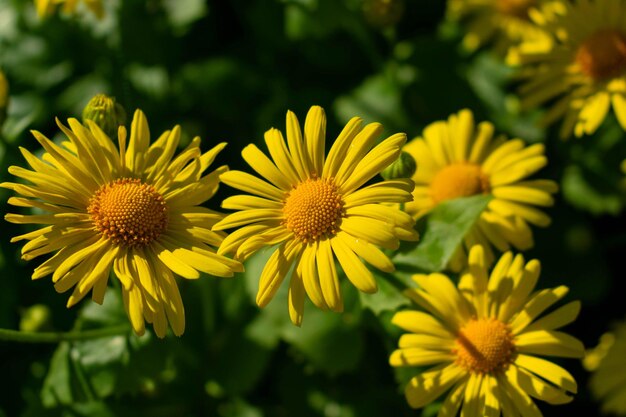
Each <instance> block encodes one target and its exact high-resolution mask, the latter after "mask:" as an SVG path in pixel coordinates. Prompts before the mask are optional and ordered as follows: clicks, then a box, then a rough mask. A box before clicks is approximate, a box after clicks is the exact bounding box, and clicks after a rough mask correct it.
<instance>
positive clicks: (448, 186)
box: [430, 162, 489, 204]
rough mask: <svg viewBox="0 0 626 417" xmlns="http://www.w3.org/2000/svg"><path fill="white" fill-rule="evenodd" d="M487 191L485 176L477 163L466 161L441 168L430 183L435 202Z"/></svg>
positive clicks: (487, 185)
mask: <svg viewBox="0 0 626 417" xmlns="http://www.w3.org/2000/svg"><path fill="white" fill-rule="evenodd" d="M488 192H489V179H488V178H487V176H486V175H485V174H483V172H482V170H481V169H480V167H479V166H478V165H475V164H470V163H466V162H461V163H457V164H453V165H448V166H447V167H445V168H443V169H442V170H441V171H439V172H438V173H437V175H435V178H434V179H433V181H432V182H431V184H430V193H431V196H432V198H433V200H434V201H435V203H436V204H438V203H440V202H442V201H445V200H452V199H454V198H459V197H469V196H472V195H476V194H486V193H488Z"/></svg>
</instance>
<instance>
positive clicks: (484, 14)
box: [447, 0, 562, 55]
mask: <svg viewBox="0 0 626 417" xmlns="http://www.w3.org/2000/svg"><path fill="white" fill-rule="evenodd" d="M539 5H545V6H546V7H550V8H551V9H559V8H562V6H560V2H559V1H554V0H448V7H447V16H448V18H449V19H451V20H461V21H465V22H466V30H465V32H466V34H465V36H464V38H463V46H465V48H467V49H469V50H470V51H473V50H476V49H478V48H479V47H481V46H484V45H485V44H488V43H493V45H494V49H495V51H496V52H497V53H498V54H499V55H504V54H505V53H506V51H507V48H508V47H509V46H511V45H515V44H517V43H519V42H520V41H522V40H524V39H532V38H535V37H538V36H545V35H544V34H543V32H542V31H541V30H540V29H538V28H537V26H536V25H535V24H534V23H533V22H532V21H531V20H530V15H532V14H533V13H536V12H535V10H534V9H535V8H536V7H538V6H539Z"/></svg>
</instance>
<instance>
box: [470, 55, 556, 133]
mask: <svg viewBox="0 0 626 417" xmlns="http://www.w3.org/2000/svg"><path fill="white" fill-rule="evenodd" d="M513 73H514V70H512V69H511V67H509V66H507V65H506V64H505V63H504V62H503V61H502V60H501V59H499V58H498V57H497V56H496V55H495V54H493V53H492V52H491V51H486V52H483V53H481V54H479V55H478V56H477V57H476V59H474V60H473V61H472V63H471V64H470V66H469V68H468V69H467V81H468V82H469V84H470V85H471V86H472V88H473V89H474V91H475V92H476V95H478V96H479V97H480V98H481V99H482V101H483V103H485V104H486V105H487V106H488V107H489V110H490V117H489V119H490V120H492V121H493V122H495V123H496V124H497V125H498V126H499V127H500V128H501V129H503V130H505V131H508V132H511V134H512V135H513V136H517V137H520V138H522V139H524V140H526V141H531V142H536V141H539V140H541V139H543V138H544V136H545V132H544V130H543V129H542V128H541V127H539V123H538V122H539V119H540V117H541V115H540V112H538V111H535V112H528V113H521V112H520V111H519V109H518V107H519V105H518V103H517V102H518V99H516V98H515V97H513V96H511V93H510V90H511V88H510V83H511V76H512V75H513Z"/></svg>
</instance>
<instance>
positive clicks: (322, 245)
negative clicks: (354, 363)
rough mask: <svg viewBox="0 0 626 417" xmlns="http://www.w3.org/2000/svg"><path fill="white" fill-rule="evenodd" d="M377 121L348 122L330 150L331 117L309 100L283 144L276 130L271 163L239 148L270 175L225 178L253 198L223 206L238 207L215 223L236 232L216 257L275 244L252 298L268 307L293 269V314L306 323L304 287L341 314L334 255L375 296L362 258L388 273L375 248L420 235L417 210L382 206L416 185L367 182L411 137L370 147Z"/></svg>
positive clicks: (270, 138) (291, 119)
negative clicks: (302, 118)
mask: <svg viewBox="0 0 626 417" xmlns="http://www.w3.org/2000/svg"><path fill="white" fill-rule="evenodd" d="M381 132H382V126H381V125H380V124H379V123H370V124H368V125H366V126H365V127H362V120H361V119H359V118H358V117H355V118H353V119H351V120H350V121H349V122H348V124H347V125H346V126H345V128H344V129H343V131H342V132H341V133H340V135H339V137H338V138H337V140H336V141H335V142H334V143H333V145H332V147H331V149H330V151H329V153H328V156H325V151H324V150H325V141H326V139H325V136H326V116H325V114H324V110H323V109H322V108H321V107H318V106H313V107H311V109H310V110H309V113H308V114H307V117H306V121H305V123H304V132H303V131H302V130H301V129H300V125H299V122H298V119H297V118H296V116H295V114H294V113H292V112H287V144H286V143H285V140H284V138H283V135H282V133H281V132H280V131H279V130H277V129H270V130H268V131H267V132H266V133H265V143H266V144H267V148H268V150H269V152H270V156H271V159H270V158H268V157H267V156H266V155H265V154H264V153H263V152H261V151H260V150H259V149H258V148H257V147H256V146H255V145H252V144H251V145H248V146H247V147H246V148H244V150H243V151H242V156H243V158H244V159H245V161H246V162H247V163H248V164H249V165H250V166H251V167H252V168H253V169H254V170H255V171H256V172H257V173H258V174H259V175H261V176H262V177H264V178H265V179H267V181H264V180H262V179H259V178H257V177H255V176H253V175H250V174H248V173H245V172H241V171H229V172H225V173H224V174H222V175H221V176H220V179H221V181H222V182H224V183H225V184H228V185H230V186H231V187H234V188H237V189H239V190H242V191H244V192H246V193H251V194H253V195H236V196H233V197H229V198H227V199H226V200H224V202H223V203H222V207H224V208H227V209H232V210H239V211H237V212H235V213H233V214H230V215H229V216H227V217H226V218H225V219H223V220H222V221H220V222H219V223H217V224H216V225H215V226H214V228H213V229H214V230H224V229H230V228H238V229H237V230H236V231H234V232H233V233H232V234H230V235H229V236H228V237H227V238H226V239H224V242H223V243H222V245H221V246H220V248H219V250H218V253H220V254H224V253H235V257H236V259H241V260H244V259H246V258H247V257H248V256H249V255H251V254H252V253H254V252H256V251H257V250H258V249H260V248H262V247H264V246H268V245H278V247H277V248H276V249H275V250H274V252H273V253H272V255H271V257H270V258H269V260H268V261H267V264H266V265H265V267H264V269H263V272H262V274H261V277H260V280H259V290H258V294H257V298H256V302H257V304H258V305H259V306H260V307H264V306H265V305H267V304H268V303H269V302H270V301H271V300H272V298H273V297H274V295H275V294H276V291H277V290H278V288H279V287H280V285H281V283H282V282H283V280H284V279H285V277H286V275H287V274H288V272H289V271H290V270H291V268H292V266H294V267H293V272H292V274H291V278H290V283H289V316H290V318H291V321H292V322H293V323H294V324H296V325H300V324H301V322H302V315H303V310H304V298H305V293H306V294H307V295H308V296H309V298H310V299H311V301H313V303H314V304H315V305H316V306H317V307H319V308H321V309H330V310H333V311H342V310H343V299H342V296H341V292H340V286H339V285H340V284H339V280H338V275H337V270H336V268H335V258H337V259H338V260H339V263H340V264H341V266H342V268H343V270H344V272H345V273H346V276H347V277H348V279H349V280H350V281H351V282H352V283H353V284H354V286H355V287H357V288H358V289H359V290H361V291H363V292H366V293H372V292H375V291H377V284H376V281H375V280H374V277H373V275H372V273H371V272H370V271H369V270H368V269H367V267H366V266H365V265H364V263H363V260H365V261H366V262H367V263H369V264H371V265H373V266H374V267H376V268H378V269H380V270H383V271H393V269H394V267H393V264H392V263H391V261H390V260H389V259H388V258H387V256H386V255H385V254H383V252H381V250H380V249H378V246H382V247H384V248H388V249H396V248H397V247H398V245H399V241H398V239H404V240H417V233H416V232H415V230H414V229H413V224H414V221H413V219H412V218H411V216H409V215H407V214H406V213H403V212H402V211H400V210H398V209H397V208H394V207H390V206H388V205H384V204H381V203H401V202H405V201H410V200H411V191H412V190H413V182H412V181H411V180H410V179H408V178H407V179H396V180H389V181H381V182H375V183H373V184H370V185H367V186H365V187H364V185H365V183H367V182H368V181H370V180H371V179H372V178H374V176H376V175H377V174H378V173H380V171H382V170H383V169H384V168H385V167H387V166H388V165H389V164H391V163H392V162H393V161H395V160H396V159H397V158H398V156H399V155H400V150H401V147H402V145H403V144H404V143H405V141H406V136H405V135H404V134H401V133H399V134H395V135H393V136H391V137H389V138H387V139H385V140H384V141H382V142H381V143H380V144H378V145H376V146H374V147H373V148H372V146H373V145H374V143H375V141H376V138H377V137H378V136H379V135H380V133H381Z"/></svg>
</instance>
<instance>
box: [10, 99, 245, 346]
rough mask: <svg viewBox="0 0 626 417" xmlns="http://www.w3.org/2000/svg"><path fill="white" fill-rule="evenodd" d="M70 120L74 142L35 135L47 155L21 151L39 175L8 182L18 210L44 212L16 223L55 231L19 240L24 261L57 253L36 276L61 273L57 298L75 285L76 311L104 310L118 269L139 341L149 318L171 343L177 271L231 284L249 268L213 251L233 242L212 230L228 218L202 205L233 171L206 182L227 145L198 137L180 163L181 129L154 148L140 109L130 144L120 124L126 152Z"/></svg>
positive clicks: (24, 173)
mask: <svg viewBox="0 0 626 417" xmlns="http://www.w3.org/2000/svg"><path fill="white" fill-rule="evenodd" d="M68 123H69V126H70V128H67V127H66V126H63V125H62V124H61V123H60V122H58V121H57V124H58V125H59V127H60V128H61V130H62V131H63V133H65V135H66V136H67V138H68V139H69V141H66V142H64V143H62V144H61V146H59V145H57V144H55V143H54V142H52V141H50V140H49V139H47V138H46V137H45V136H43V135H42V134H41V133H39V132H36V131H33V135H34V136H35V138H36V139H37V141H38V142H39V143H40V144H41V146H42V147H43V148H44V149H45V153H44V154H43V156H42V157H41V158H37V157H36V156H35V155H33V154H32V153H30V152H29V151H28V150H26V149H23V148H21V149H20V150H21V152H22V155H23V156H24V158H25V159H26V161H27V162H28V164H29V165H30V167H31V168H32V170H29V169H25V168H22V167H18V166H12V167H10V168H9V172H10V173H11V174H13V175H15V176H16V177H19V178H22V179H24V180H26V181H28V182H29V184H22V183H13V182H5V183H2V184H0V186H1V187H4V188H9V189H12V190H14V191H15V192H16V193H17V194H18V195H19V196H17V197H11V198H10V199H9V204H12V205H14V206H17V207H28V208H32V209H35V210H36V214H28V215H24V214H7V215H6V216H5V219H6V220H7V221H9V222H11V223H20V224H45V225H48V226H45V227H43V228H41V229H38V230H35V231H32V232H29V233H26V234H23V235H21V236H16V237H14V238H13V239H11V241H12V242H17V241H20V240H27V241H28V242H27V243H26V244H25V245H24V247H23V248H22V259H24V260H31V259H33V258H35V257H37V256H40V255H45V254H48V253H52V252H54V255H53V256H52V257H51V258H49V259H48V260H47V261H45V262H44V263H42V264H41V265H40V266H38V267H37V268H36V269H35V271H34V273H33V275H32V278H33V279H39V278H42V277H44V276H47V275H50V274H52V281H53V282H54V288H55V289H56V290H57V291H58V292H65V291H67V290H69V289H70V288H72V287H73V288H74V291H73V293H72V295H71V296H70V298H69V300H68V302H67V306H68V307H71V306H73V305H75V304H76V303H78V302H79V301H80V300H81V299H82V298H83V297H84V296H85V295H86V294H87V293H88V292H89V291H91V292H92V293H91V297H92V299H93V300H94V301H95V302H97V303H102V301H103V299H104V294H105V291H106V289H107V282H108V279H109V273H110V271H111V268H113V271H114V272H115V275H117V278H118V279H119V280H120V282H121V283H122V294H123V299H124V306H125V308H126V312H127V314H128V317H129V319H130V322H131V324H132V327H133V329H134V330H135V332H136V333H137V334H143V332H144V329H145V323H144V319H145V321H147V322H149V323H153V326H154V330H155V332H156V334H157V336H159V337H164V336H165V333H166V331H167V323H168V321H169V323H170V325H171V327H172V330H173V331H174V334H176V335H181V334H182V333H183V331H184V328H185V313H184V310H183V304H182V301H181V298H180V294H179V292H178V287H177V285H176V281H175V279H174V274H177V275H180V276H182V277H184V278H189V279H196V278H199V277H200V273H201V272H204V273H207V274H212V275H217V276H222V277H230V276H232V275H233V272H235V271H241V270H242V266H241V264H240V263H239V262H237V261H234V260H231V259H228V258H226V257H223V256H221V255H217V254H216V253H215V249H214V248H213V247H217V246H219V245H220V244H221V243H222V240H223V238H224V236H225V235H224V234H222V233H216V232H212V231H211V230H210V228H211V226H213V224H215V223H216V222H217V221H218V220H220V219H222V218H223V217H224V216H223V215H222V214H220V213H217V212H215V211H212V210H209V209H207V208H204V207H200V206H199V205H200V204H202V203H203V202H204V201H206V200H207V199H209V198H210V197H211V196H212V195H213V194H214V193H215V192H216V191H217V188H218V185H219V178H218V177H219V175H220V174H222V173H224V172H226V171H227V170H228V167H226V166H222V167H219V168H218V169H216V170H215V171H213V172H211V173H209V174H207V175H205V176H202V173H203V172H204V171H206V170H207V168H208V167H209V165H210V164H211V163H212V162H213V160H214V159H215V157H216V156H217V154H218V153H219V152H220V151H221V150H222V149H223V148H224V146H226V144H225V143H221V144H219V145H217V146H216V147H214V148H213V149H211V150H210V151H208V152H206V153H204V154H202V153H201V151H200V138H195V139H193V140H192V141H191V143H190V144H189V146H188V147H187V148H186V149H185V150H184V151H183V152H181V153H180V154H179V155H178V156H176V157H174V153H175V151H176V148H177V146H178V143H179V139H180V128H179V127H178V126H176V127H174V129H172V130H171V131H166V132H164V133H163V134H162V135H161V136H160V137H159V138H158V139H157V140H156V142H154V143H153V144H150V132H149V129H148V123H147V120H146V117H145V116H144V114H143V113H142V112H141V111H140V110H137V111H136V112H135V116H134V118H133V122H132V124H131V128H130V140H128V142H127V141H126V129H125V128H124V127H120V130H119V135H118V136H119V150H118V149H117V148H116V147H115V144H114V143H113V142H112V141H111V139H109V137H108V136H106V135H105V134H104V133H103V132H102V130H101V129H100V128H99V127H98V126H97V125H96V124H95V123H93V122H92V121H90V120H89V121H87V125H86V126H83V125H82V124H80V123H79V122H78V121H77V120H76V119H69V120H68Z"/></svg>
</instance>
